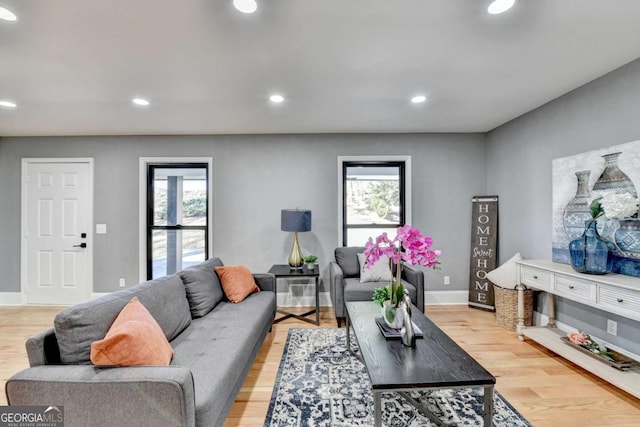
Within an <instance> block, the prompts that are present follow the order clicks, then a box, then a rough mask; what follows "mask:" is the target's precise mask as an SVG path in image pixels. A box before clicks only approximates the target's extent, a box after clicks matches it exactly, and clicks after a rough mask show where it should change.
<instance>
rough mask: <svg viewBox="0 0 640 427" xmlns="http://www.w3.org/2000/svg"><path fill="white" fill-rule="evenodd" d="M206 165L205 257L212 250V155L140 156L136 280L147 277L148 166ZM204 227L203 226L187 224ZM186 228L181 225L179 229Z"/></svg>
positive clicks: (142, 279) (150, 195)
mask: <svg viewBox="0 0 640 427" xmlns="http://www.w3.org/2000/svg"><path fill="white" fill-rule="evenodd" d="M185 164H188V165H194V164H199V165H206V168H207V172H206V176H207V198H208V200H207V226H206V227H207V230H206V231H205V259H206V257H208V256H209V255H210V254H213V253H215V252H214V245H213V158H212V157H140V158H139V166H138V184H139V193H138V194H139V197H138V202H139V204H138V280H139V281H140V282H144V281H146V280H149V279H147V277H148V274H149V269H148V266H147V257H148V248H150V244H149V242H148V238H147V225H148V221H149V220H148V215H149V212H148V201H149V197H152V198H153V193H152V192H151V193H150V192H149V191H148V181H149V179H150V178H149V174H148V166H149V165H161V166H167V167H177V166H179V165H185ZM188 227H204V226H188ZM186 229H188V228H187V226H183V227H182V228H181V230H186Z"/></svg>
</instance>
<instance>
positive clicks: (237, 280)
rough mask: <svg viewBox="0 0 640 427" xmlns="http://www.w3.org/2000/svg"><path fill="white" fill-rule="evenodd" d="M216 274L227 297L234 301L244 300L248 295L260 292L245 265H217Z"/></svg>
mask: <svg viewBox="0 0 640 427" xmlns="http://www.w3.org/2000/svg"><path fill="white" fill-rule="evenodd" d="M216 274H217V275H218V277H219V278H220V282H221V283H222V289H223V290H224V293H225V295H226V296H227V299H228V300H229V301H231V302H232V303H239V302H242V300H244V299H245V298H246V297H247V296H248V295H250V294H252V293H254V292H260V288H258V285H256V281H255V280H254V279H253V275H252V274H251V272H250V271H249V269H248V268H247V267H245V266H244V265H232V266H229V267H216Z"/></svg>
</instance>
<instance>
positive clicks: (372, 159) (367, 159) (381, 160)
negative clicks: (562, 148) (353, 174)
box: [337, 155, 412, 247]
mask: <svg viewBox="0 0 640 427" xmlns="http://www.w3.org/2000/svg"><path fill="white" fill-rule="evenodd" d="M345 163H346V164H349V163H372V164H373V163H378V164H381V165H384V164H389V163H404V175H405V176H404V198H405V201H404V223H405V224H411V223H412V215H411V212H412V205H411V196H412V188H411V176H412V174H411V156H402V155H393V156H338V203H337V206H338V242H337V243H338V247H343V246H344V237H345V236H344V227H345V224H344V222H345V218H344V197H345V195H344V167H345ZM367 228H371V227H370V226H367ZM380 228H389V227H388V226H386V227H382V226H381V227H380Z"/></svg>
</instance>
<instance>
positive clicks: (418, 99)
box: [411, 95, 427, 104]
mask: <svg viewBox="0 0 640 427" xmlns="http://www.w3.org/2000/svg"><path fill="white" fill-rule="evenodd" d="M426 100H427V97H426V96H424V95H416V96H414V97H413V98H411V102H413V103H414V104H420V103H422V102H424V101H426Z"/></svg>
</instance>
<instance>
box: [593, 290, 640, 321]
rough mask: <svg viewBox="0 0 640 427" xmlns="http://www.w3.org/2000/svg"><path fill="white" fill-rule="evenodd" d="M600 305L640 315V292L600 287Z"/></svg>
mask: <svg viewBox="0 0 640 427" xmlns="http://www.w3.org/2000/svg"><path fill="white" fill-rule="evenodd" d="M598 303H599V304H601V305H603V306H607V307H611V308H615V309H623V310H627V311H631V312H634V313H635V314H636V315H640V291H634V290H632V289H623V288H614V287H609V286H607V285H600V286H599V288H598Z"/></svg>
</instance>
